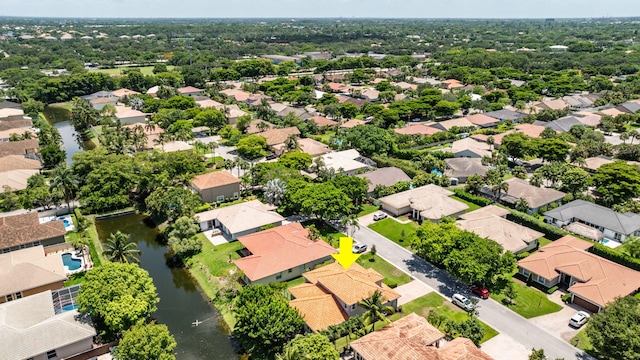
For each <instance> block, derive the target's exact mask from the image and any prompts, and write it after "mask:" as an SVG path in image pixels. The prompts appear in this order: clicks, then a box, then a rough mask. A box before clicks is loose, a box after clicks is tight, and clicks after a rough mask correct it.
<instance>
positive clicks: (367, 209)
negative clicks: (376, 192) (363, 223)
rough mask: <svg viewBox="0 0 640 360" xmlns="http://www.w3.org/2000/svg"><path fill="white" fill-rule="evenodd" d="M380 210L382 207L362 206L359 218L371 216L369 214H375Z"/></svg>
mask: <svg viewBox="0 0 640 360" xmlns="http://www.w3.org/2000/svg"><path fill="white" fill-rule="evenodd" d="M378 210H380V206H376V205H371V204H364V205H362V211H360V212H359V213H358V217H361V216H365V215H369V214H371V213H374V212H376V211H378Z"/></svg>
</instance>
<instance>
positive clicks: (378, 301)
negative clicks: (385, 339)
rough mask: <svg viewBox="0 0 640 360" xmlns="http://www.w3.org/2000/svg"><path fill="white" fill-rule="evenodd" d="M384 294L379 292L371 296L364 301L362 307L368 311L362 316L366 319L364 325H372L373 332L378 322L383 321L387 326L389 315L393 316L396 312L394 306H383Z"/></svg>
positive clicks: (361, 303)
mask: <svg viewBox="0 0 640 360" xmlns="http://www.w3.org/2000/svg"><path fill="white" fill-rule="evenodd" d="M382 300H383V299H382V293H381V292H380V291H378V290H376V292H374V293H373V294H371V296H370V297H368V298H366V299H364V300H362V301H361V302H360V306H362V307H363V308H364V309H365V310H366V311H365V312H364V314H362V318H363V319H364V325H365V326H369V325H371V331H370V332H373V331H374V330H375V327H376V322H378V321H380V320H382V321H383V322H384V323H385V324H387V323H388V322H389V319H387V315H391V314H393V313H394V312H395V310H394V308H393V307H392V306H388V305H382Z"/></svg>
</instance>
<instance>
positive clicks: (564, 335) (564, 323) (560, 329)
mask: <svg viewBox="0 0 640 360" xmlns="http://www.w3.org/2000/svg"><path fill="white" fill-rule="evenodd" d="M562 295H563V292H561V291H556V292H555V293H553V294H551V295H549V296H548V298H549V300H551V301H553V302H555V303H556V304H559V305H561V306H562V310H560V311H558V312H554V313H552V314H547V315H542V316H537V317H534V318H531V319H529V321H531V322H532V323H534V324H536V325H538V326H540V327H541V328H543V329H545V330H547V331H548V332H549V333H551V334H553V335H555V336H556V337H558V338H561V339H562V340H564V341H567V342H569V340H571V338H572V337H574V336H575V335H576V334H577V333H578V331H580V329H574V328H572V327H571V326H569V319H571V317H572V316H573V314H575V313H576V312H577V311H580V310H582V311H584V309H582V308H581V307H578V306H576V305H573V304H565V303H563V302H562V299H561V297H562Z"/></svg>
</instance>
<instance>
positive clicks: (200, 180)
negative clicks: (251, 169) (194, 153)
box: [191, 170, 240, 190]
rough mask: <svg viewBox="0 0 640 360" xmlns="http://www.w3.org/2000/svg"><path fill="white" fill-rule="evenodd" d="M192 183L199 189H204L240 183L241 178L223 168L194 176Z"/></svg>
mask: <svg viewBox="0 0 640 360" xmlns="http://www.w3.org/2000/svg"><path fill="white" fill-rule="evenodd" d="M191 183H192V184H193V185H194V186H195V187H196V188H198V190H204V189H211V188H214V187H218V186H223V185H229V184H236V183H237V184H239V183H240V179H238V178H237V177H235V176H233V175H232V174H231V173H229V172H228V171H224V170H222V171H215V172H210V173H206V174H202V175H198V176H196V177H194V178H193V180H192V181H191Z"/></svg>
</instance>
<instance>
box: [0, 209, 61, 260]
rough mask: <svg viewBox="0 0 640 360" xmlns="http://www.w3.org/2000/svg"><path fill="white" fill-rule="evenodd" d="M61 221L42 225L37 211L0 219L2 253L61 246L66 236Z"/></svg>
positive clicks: (0, 246) (0, 248)
mask: <svg viewBox="0 0 640 360" xmlns="http://www.w3.org/2000/svg"><path fill="white" fill-rule="evenodd" d="M66 232H67V231H66V230H65V228H64V223H63V222H62V221H61V220H56V221H51V222H46V223H43V224H41V223H40V220H39V218H38V213H37V212H35V211H32V212H28V213H24V214H19V215H12V216H5V217H1V218H0V252H2V253H8V252H10V251H16V250H20V249H25V248H29V247H33V246H38V245H42V246H44V247H47V246H49V245H55V244H60V243H63V242H64V235H65V234H66Z"/></svg>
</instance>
